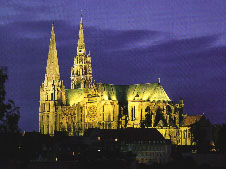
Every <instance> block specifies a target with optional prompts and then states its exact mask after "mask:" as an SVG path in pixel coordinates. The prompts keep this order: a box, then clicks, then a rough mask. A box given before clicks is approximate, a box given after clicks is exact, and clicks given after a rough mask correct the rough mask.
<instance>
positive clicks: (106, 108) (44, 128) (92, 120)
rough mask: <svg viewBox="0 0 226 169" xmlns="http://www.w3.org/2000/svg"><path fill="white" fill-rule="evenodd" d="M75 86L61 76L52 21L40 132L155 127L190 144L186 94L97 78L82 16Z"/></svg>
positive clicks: (73, 78)
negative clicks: (171, 94) (178, 96)
mask: <svg viewBox="0 0 226 169" xmlns="http://www.w3.org/2000/svg"><path fill="white" fill-rule="evenodd" d="M70 79H71V88H70V89H66V88H65V86H64V83H63V81H62V80H61V79H60V71H59V64H58V57H57V49H56V41H55V33H54V25H52V31H51V38H50V45H49V53H48V60H47V66H46V74H45V79H44V82H42V85H41V87H40V107H39V132H40V133H42V134H49V135H54V133H56V132H66V133H67V134H68V135H71V136H73V135H83V134H84V132H85V131H86V129H88V128H99V129H124V128H128V127H133V128H142V127H148V128H157V129H158V131H159V132H160V133H161V134H162V135H163V136H164V137H165V138H166V139H171V141H172V143H173V144H177V145H191V144H192V141H191V140H192V139H191V137H192V136H191V130H190V128H189V126H186V125H184V120H185V119H186V118H187V121H189V120H188V118H189V116H188V115H185V114H184V113H183V107H184V104H183V100H182V99H181V100H179V102H178V103H175V102H173V101H172V100H171V99H170V98H169V97H168V95H167V94H166V92H165V91H164V89H163V87H162V86H161V84H160V79H158V82H157V83H146V84H135V85H112V84H102V83H100V82H99V83H96V82H95V80H93V77H92V57H91V55H90V52H87V50H86V46H85V41H84V32H83V21H82V17H81V21H80V30H79V39H78V45H77V54H76V56H75V57H74V63H73V65H72V67H71V77H70Z"/></svg>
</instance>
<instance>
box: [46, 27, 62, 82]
mask: <svg viewBox="0 0 226 169" xmlns="http://www.w3.org/2000/svg"><path fill="white" fill-rule="evenodd" d="M46 77H47V80H48V81H52V80H60V71H59V65H58V58H57V49H56V41H55V33H54V25H53V24H52V31H51V38H50V44H49V54H48V60H47V66H46Z"/></svg>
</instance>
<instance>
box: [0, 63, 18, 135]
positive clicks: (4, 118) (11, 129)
mask: <svg viewBox="0 0 226 169" xmlns="http://www.w3.org/2000/svg"><path fill="white" fill-rule="evenodd" d="M6 72H7V70H6V68H5V67H4V68H0V132H2V133H6V132H8V133H18V132H19V127H18V122H19V119H20V112H19V107H17V106H15V103H14V102H13V101H12V100H8V102H5V95H6V92H5V82H6V80H7V78H8V76H7V73H6Z"/></svg>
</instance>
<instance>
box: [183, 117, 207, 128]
mask: <svg viewBox="0 0 226 169" xmlns="http://www.w3.org/2000/svg"><path fill="white" fill-rule="evenodd" d="M203 117H204V116H203V115H188V116H186V117H185V119H184V121H183V122H182V126H191V125H193V124H195V123H197V122H199V121H200V120H201V119H202V118H203Z"/></svg>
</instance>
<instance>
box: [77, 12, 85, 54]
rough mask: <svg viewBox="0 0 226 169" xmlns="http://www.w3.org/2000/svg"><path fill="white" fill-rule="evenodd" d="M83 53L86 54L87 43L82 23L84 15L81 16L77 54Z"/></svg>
mask: <svg viewBox="0 0 226 169" xmlns="http://www.w3.org/2000/svg"><path fill="white" fill-rule="evenodd" d="M83 53H84V54H86V48H85V42H84V32H83V23H82V15H81V21H80V30H79V38H78V47H77V54H83Z"/></svg>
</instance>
